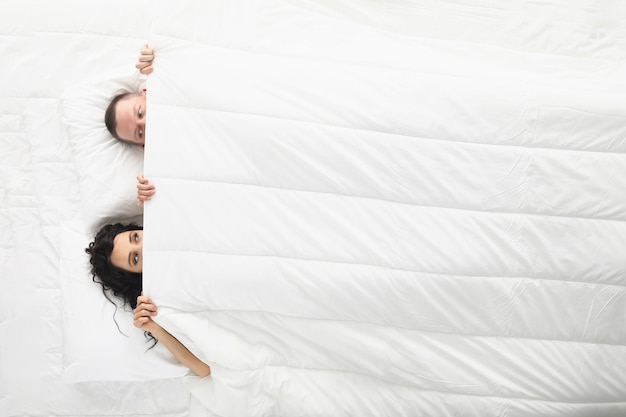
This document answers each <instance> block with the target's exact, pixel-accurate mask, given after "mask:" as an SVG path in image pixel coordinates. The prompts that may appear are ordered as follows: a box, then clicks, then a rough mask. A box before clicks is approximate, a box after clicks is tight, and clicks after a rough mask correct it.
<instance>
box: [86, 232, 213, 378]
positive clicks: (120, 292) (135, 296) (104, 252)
mask: <svg viewBox="0 0 626 417" xmlns="http://www.w3.org/2000/svg"><path fill="white" fill-rule="evenodd" d="M85 252H87V253H88V254H89V255H90V259H89V262H90V263H91V273H92V275H93V281H94V282H96V283H98V284H100V285H101V286H102V292H103V293H104V296H105V297H106V298H107V299H108V300H109V301H111V302H113V301H112V300H111V299H110V298H109V296H108V294H107V291H111V292H112V293H113V295H114V296H116V297H118V298H120V299H121V300H122V301H123V303H124V304H128V305H130V306H131V307H132V308H133V309H134V310H133V313H134V318H133V324H134V325H135V327H138V328H140V329H142V330H144V331H145V332H147V334H148V335H149V336H150V337H152V338H154V339H155V340H156V341H160V342H161V343H163V345H164V346H165V347H166V348H167V349H168V350H169V351H170V352H171V353H172V354H173V355H174V357H176V359H178V360H179V361H180V362H181V363H182V364H183V365H185V366H187V367H188V368H189V369H190V370H191V371H192V372H193V373H195V374H196V375H198V376H201V377H204V376H208V375H210V374H211V368H210V367H209V365H207V364H205V363H204V362H202V361H201V360H200V359H198V358H197V357H196V356H195V355H194V354H193V353H191V352H190V351H189V349H187V348H186V347H185V346H184V345H183V344H182V343H180V342H179V341H178V339H176V338H175V337H174V336H172V335H171V334H170V333H168V332H167V330H165V329H163V328H162V327H161V326H160V325H159V324H158V323H156V322H155V321H154V320H152V317H154V316H156V315H157V308H156V306H155V305H154V303H153V302H152V300H150V298H149V297H147V296H145V295H143V293H142V292H141V278H142V275H141V274H142V270H143V257H142V255H143V228H142V227H141V226H138V225H136V224H134V223H130V224H127V225H123V224H121V223H115V224H109V225H106V226H104V227H102V228H101V229H100V230H99V231H98V233H97V234H96V237H95V238H94V241H93V242H91V243H90V244H89V247H88V248H87V249H85Z"/></svg>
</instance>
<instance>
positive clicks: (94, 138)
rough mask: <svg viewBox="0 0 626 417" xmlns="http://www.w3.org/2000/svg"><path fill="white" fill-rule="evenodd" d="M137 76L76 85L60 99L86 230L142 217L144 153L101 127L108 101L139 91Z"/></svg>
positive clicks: (92, 230) (139, 148) (139, 78)
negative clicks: (139, 178) (139, 185)
mask: <svg viewBox="0 0 626 417" xmlns="http://www.w3.org/2000/svg"><path fill="white" fill-rule="evenodd" d="M142 81H143V78H142V77H141V76H140V75H139V74H138V73H137V75H135V76H129V77H121V78H115V79H108V80H104V81H101V82H96V83H90V84H83V85H77V86H75V87H73V88H71V89H69V90H67V91H66V92H64V94H63V96H62V97H61V120H62V122H63V124H64V125H65V126H66V129H67V134H68V138H69V142H70V146H71V148H72V151H73V153H74V161H75V164H76V169H77V170H78V176H79V182H80V194H81V202H82V207H83V214H84V215H83V217H84V219H85V221H86V227H87V231H88V232H90V233H95V232H96V231H97V230H98V229H99V228H100V227H101V226H102V225H104V224H107V223H110V222H111V221H114V220H117V219H123V218H128V217H132V216H136V215H138V214H141V213H142V207H141V206H139V205H138V204H137V198H136V195H137V191H136V176H137V174H139V173H141V172H142V171H143V148H142V147H140V146H135V145H128V144H126V143H123V142H120V141H119V140H117V139H115V138H113V137H112V136H111V134H110V133H109V132H108V131H107V129H106V126H105V125H104V112H105V110H106V108H107V106H108V105H109V102H110V101H111V99H112V98H113V97H114V96H115V95H117V94H119V93H122V92H129V91H133V92H135V91H139V90H140V89H141V85H142Z"/></svg>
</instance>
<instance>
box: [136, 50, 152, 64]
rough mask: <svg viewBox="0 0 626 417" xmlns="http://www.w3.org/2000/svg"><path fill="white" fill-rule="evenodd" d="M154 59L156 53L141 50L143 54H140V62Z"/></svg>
mask: <svg viewBox="0 0 626 417" xmlns="http://www.w3.org/2000/svg"><path fill="white" fill-rule="evenodd" d="M152 61H154V54H153V53H152V52H151V51H150V52H144V51H141V55H139V62H152Z"/></svg>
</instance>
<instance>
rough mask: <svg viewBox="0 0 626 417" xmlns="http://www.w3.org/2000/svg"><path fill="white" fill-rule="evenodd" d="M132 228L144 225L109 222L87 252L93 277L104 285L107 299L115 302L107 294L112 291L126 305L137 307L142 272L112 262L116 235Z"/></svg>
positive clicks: (140, 228) (136, 228)
mask: <svg viewBox="0 0 626 417" xmlns="http://www.w3.org/2000/svg"><path fill="white" fill-rule="evenodd" d="M130 230H143V227H141V226H138V225H137V224H135V223H129V224H126V225H124V224H122V223H114V224H107V225H106V226H104V227H102V228H101V229H100V230H99V231H98V233H96V237H95V238H94V241H93V242H91V243H90V244H89V247H88V248H86V249H85V252H86V253H87V254H88V255H89V263H91V274H92V275H93V277H92V279H93V281H94V282H95V283H97V284H100V286H102V292H103V293H104V296H105V297H106V298H107V300H109V301H111V302H112V303H113V304H115V303H114V302H113V300H111V298H109V295H108V294H107V291H110V292H112V293H113V295H114V296H116V297H118V298H119V299H121V300H122V301H123V302H124V305H129V306H130V307H131V308H133V309H134V308H135V307H137V297H139V295H141V273H135V272H128V271H125V270H123V269H120V268H118V267H116V266H114V265H113V264H112V263H111V252H113V240H114V239H115V236H117V235H118V234H120V233H124V232H128V231H130Z"/></svg>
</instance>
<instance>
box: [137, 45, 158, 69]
mask: <svg viewBox="0 0 626 417" xmlns="http://www.w3.org/2000/svg"><path fill="white" fill-rule="evenodd" d="M152 61H154V51H153V50H152V48H150V47H149V46H148V44H147V43H146V44H144V45H143V46H142V47H141V50H140V51H139V58H138V59H137V63H136V64H135V68H137V69H138V70H139V72H140V73H142V74H150V73H151V72H152V71H154V68H152Z"/></svg>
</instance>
